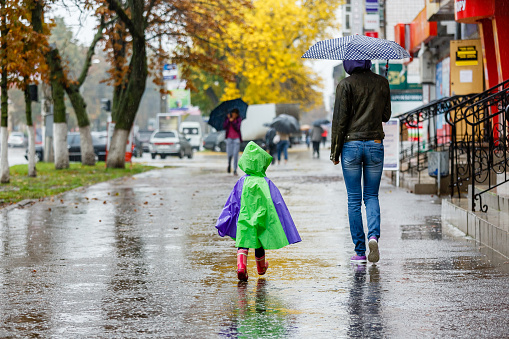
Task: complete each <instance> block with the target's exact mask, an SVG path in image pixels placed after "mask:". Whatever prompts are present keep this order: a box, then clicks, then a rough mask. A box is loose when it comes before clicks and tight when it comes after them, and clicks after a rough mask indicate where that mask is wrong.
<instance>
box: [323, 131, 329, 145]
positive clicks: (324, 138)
mask: <svg viewBox="0 0 509 339" xmlns="http://www.w3.org/2000/svg"><path fill="white" fill-rule="evenodd" d="M328 133H329V132H327V130H326V129H325V128H324V129H323V132H322V142H323V147H325V144H326V143H327V134H328Z"/></svg>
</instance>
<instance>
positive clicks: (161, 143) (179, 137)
mask: <svg viewBox="0 0 509 339" xmlns="http://www.w3.org/2000/svg"><path fill="white" fill-rule="evenodd" d="M149 147H150V155H151V156H152V159H155V158H156V156H157V155H159V156H160V157H161V159H164V158H166V156H167V155H176V156H178V157H179V158H181V159H182V158H183V157H184V156H187V157H188V158H189V159H191V158H192V157H193V148H192V147H191V144H190V143H189V141H188V140H187V139H186V138H185V137H184V135H183V134H182V133H179V132H178V131H176V130H174V131H165V132H159V131H155V132H154V134H153V135H152V136H151V137H150V146H149Z"/></svg>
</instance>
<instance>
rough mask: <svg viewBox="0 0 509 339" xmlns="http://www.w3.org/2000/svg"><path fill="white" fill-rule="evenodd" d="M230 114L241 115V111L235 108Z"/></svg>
mask: <svg viewBox="0 0 509 339" xmlns="http://www.w3.org/2000/svg"><path fill="white" fill-rule="evenodd" d="M230 113H237V115H240V112H239V109H238V108H234V109H232V110H231V111H230Z"/></svg>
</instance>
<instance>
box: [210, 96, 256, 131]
mask: <svg viewBox="0 0 509 339" xmlns="http://www.w3.org/2000/svg"><path fill="white" fill-rule="evenodd" d="M234 108H236V109H238V110H239V116H240V118H241V119H242V120H244V119H245V118H246V113H247V104H246V103H245V102H244V101H242V99H240V98H239V99H234V100H228V101H223V102H222V103H221V104H219V106H217V107H216V108H214V109H213V110H212V112H210V117H209V121H208V123H209V125H210V126H212V127H214V128H215V129H216V130H218V131H222V130H223V123H224V121H225V120H226V116H227V115H228V113H230V112H231V111H232V110H233V109H234Z"/></svg>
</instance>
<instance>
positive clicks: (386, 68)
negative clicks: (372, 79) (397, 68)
mask: <svg viewBox="0 0 509 339" xmlns="http://www.w3.org/2000/svg"><path fill="white" fill-rule="evenodd" d="M388 71H389V59H387V62H386V63H385V77H386V78H387V72H388Z"/></svg>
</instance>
